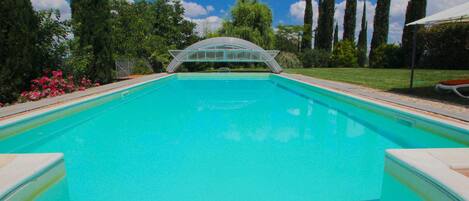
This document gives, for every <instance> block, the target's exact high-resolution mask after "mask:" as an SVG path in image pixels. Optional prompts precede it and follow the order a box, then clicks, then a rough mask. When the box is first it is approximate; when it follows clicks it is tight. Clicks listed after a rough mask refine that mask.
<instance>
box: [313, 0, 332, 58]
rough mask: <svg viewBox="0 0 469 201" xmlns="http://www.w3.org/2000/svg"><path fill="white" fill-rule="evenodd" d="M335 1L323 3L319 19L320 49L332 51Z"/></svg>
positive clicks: (325, 0) (318, 36)
mask: <svg viewBox="0 0 469 201" xmlns="http://www.w3.org/2000/svg"><path fill="white" fill-rule="evenodd" d="M334 11H335V1H334V0H323V1H322V2H321V11H320V12H319V19H318V30H317V31H318V35H317V41H316V42H317V43H318V44H317V46H315V47H317V48H318V49H322V50H326V51H331V49H332V34H333V31H334Z"/></svg>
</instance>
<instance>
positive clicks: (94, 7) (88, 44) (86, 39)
mask: <svg viewBox="0 0 469 201" xmlns="http://www.w3.org/2000/svg"><path fill="white" fill-rule="evenodd" d="M71 8H72V24H73V33H74V36H75V39H76V40H77V45H76V48H77V50H76V51H75V53H76V54H78V55H76V56H80V55H91V57H89V58H90V59H91V61H89V62H88V66H87V67H86V75H87V76H89V78H90V79H91V80H93V81H94V82H101V83H109V82H111V81H112V69H113V68H114V62H113V59H112V45H111V41H112V38H111V35H110V33H111V31H112V29H111V24H110V17H111V10H110V6H109V1H107V0H73V1H72V3H71Z"/></svg>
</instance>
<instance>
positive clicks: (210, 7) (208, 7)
mask: <svg viewBox="0 0 469 201" xmlns="http://www.w3.org/2000/svg"><path fill="white" fill-rule="evenodd" d="M205 9H206V10H207V11H208V12H212V11H214V10H215V8H214V7H213V6H212V5H208V6H207V7H205Z"/></svg>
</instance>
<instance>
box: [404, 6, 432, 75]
mask: <svg viewBox="0 0 469 201" xmlns="http://www.w3.org/2000/svg"><path fill="white" fill-rule="evenodd" d="M426 8H427V0H411V1H409V3H407V10H406V14H405V24H408V23H411V22H413V21H416V20H419V19H421V18H424V17H425V14H426V10H427V9H426ZM414 26H417V28H415V27H414ZM423 28H424V27H423V25H413V26H404V31H403V32H402V50H403V54H404V58H403V59H404V65H405V66H410V65H411V62H412V43H413V35H414V29H416V30H417V32H420V31H422V29H423ZM419 39H421V37H419ZM417 45H418V47H417V49H416V50H417V52H416V61H418V60H419V58H420V55H421V54H422V52H423V41H422V40H419V41H417Z"/></svg>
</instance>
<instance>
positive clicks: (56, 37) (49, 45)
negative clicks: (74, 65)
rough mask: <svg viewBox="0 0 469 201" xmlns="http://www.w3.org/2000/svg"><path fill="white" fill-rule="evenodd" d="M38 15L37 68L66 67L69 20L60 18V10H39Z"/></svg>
mask: <svg viewBox="0 0 469 201" xmlns="http://www.w3.org/2000/svg"><path fill="white" fill-rule="evenodd" d="M37 16H38V18H39V29H38V35H37V44H36V46H37V47H38V52H37V53H36V57H37V59H36V60H37V62H36V65H37V68H39V69H41V68H47V69H56V68H64V66H63V64H64V61H65V58H66V57H67V54H68V44H67V41H68V38H67V37H68V35H69V34H70V23H69V21H68V20H66V21H62V20H61V19H60V11H59V10H42V11H38V12H37Z"/></svg>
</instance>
